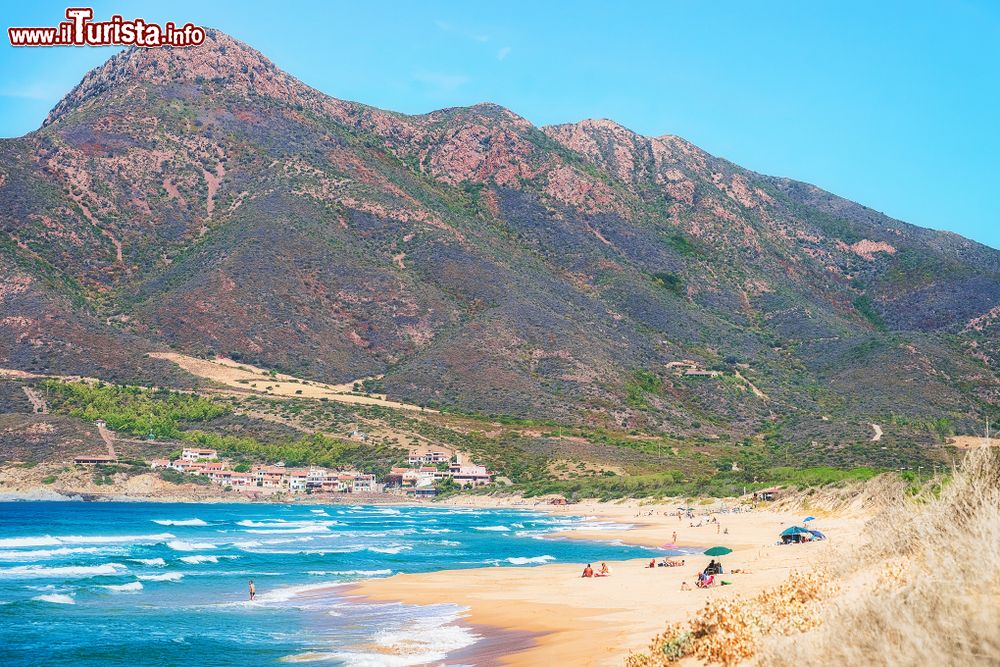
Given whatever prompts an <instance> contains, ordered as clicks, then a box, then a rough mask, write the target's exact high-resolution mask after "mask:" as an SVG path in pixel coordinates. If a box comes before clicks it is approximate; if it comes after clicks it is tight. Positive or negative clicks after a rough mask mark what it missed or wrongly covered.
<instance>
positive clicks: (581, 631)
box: [350, 498, 866, 667]
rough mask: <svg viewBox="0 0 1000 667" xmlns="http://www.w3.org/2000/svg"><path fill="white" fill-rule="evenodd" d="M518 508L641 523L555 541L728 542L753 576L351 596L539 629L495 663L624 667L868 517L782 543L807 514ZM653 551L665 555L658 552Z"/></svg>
mask: <svg viewBox="0 0 1000 667" xmlns="http://www.w3.org/2000/svg"><path fill="white" fill-rule="evenodd" d="M468 501H469V499H463V501H462V502H461V504H463V505H467V504H469V502H468ZM473 502H474V503H476V504H477V506H481V507H485V506H494V507H495V506H498V505H500V506H508V507H509V506H511V503H510V502H504V501H497V500H495V499H491V498H484V499H473ZM513 506H515V507H520V508H524V509H538V510H543V511H547V512H551V513H555V514H561V515H567V516H591V517H597V520H600V521H606V522H609V523H614V524H634V526H633V527H631V528H624V527H622V528H614V529H610V530H574V531H566V532H562V533H556V534H554V535H553V536H552V539H589V540H600V541H614V540H620V541H622V542H624V543H628V544H637V545H643V546H660V545H663V544H665V543H668V542H670V540H671V535H672V533H673V531H675V530H676V531H677V537H678V539H677V542H678V545H679V546H682V547H685V546H686V547H702V548H708V547H711V546H715V545H723V546H727V547H729V548H731V549H733V553H732V554H729V555H728V556H724V557H723V558H722V559H721V561H722V563H723V565H724V566H725V569H726V572H727V573H729V572H731V571H732V570H733V569H749V570H750V573H749V574H726V575H724V576H723V577H722V578H723V579H725V580H727V581H731V582H732V585H731V586H722V587H717V588H712V589H707V590H701V589H697V588H694V587H693V584H694V581H695V579H696V577H697V573H698V571H699V570H700V569H702V568H704V566H705V565H706V564H707V563H708V561H709V560H710V559H709V558H708V557H705V556H701V555H697V556H689V557H685V560H686V561H687V565H686V566H685V567H676V568H655V569H648V568H646V567H645V566H646V565H647V564H648V563H649V559H648V558H646V559H636V560H628V561H617V562H609V563H608V564H609V566H610V569H611V572H612V576H610V577H607V578H598V579H582V578H581V577H580V574H581V571H582V569H583V566H584V565H585V564H584V563H579V564H572V565H569V564H554V565H541V566H537V567H530V568H529V567H495V568H482V569H471V570H455V571H444V572H433V573H427V574H410V575H407V574H402V575H396V576H393V577H389V578H386V579H377V580H371V581H365V582H360V583H358V584H356V585H354V586H352V587H351V589H350V590H351V593H352V594H354V595H360V596H363V597H366V598H369V599H372V600H378V601H398V602H404V603H408V604H437V603H454V604H459V605H462V606H465V607H467V608H468V614H467V619H466V620H467V621H468V622H469V623H473V624H475V625H477V626H479V629H480V633H482V632H483V630H482V628H484V627H485V628H499V629H502V630H503V631H504V632H516V633H520V635H519V636H526V635H531V636H534V641H533V642H530V643H525V642H519V643H518V644H517V645H516V646H512V647H510V649H511V650H509V651H503V650H501V651H499V655H498V651H497V648H498V647H497V645H496V642H494V643H493V644H491V645H490V655H489V656H483V658H485V659H486V660H487V661H488V662H489V663H490V664H502V665H547V666H548V667H551V666H553V665H621V664H622V663H623V661H624V658H625V656H626V655H628V653H629V652H630V651H632V650H641V649H643V648H644V647H645V646H646V645H647V644H648V642H649V640H650V639H651V638H652V637H653V636H654V635H656V634H658V633H659V632H662V631H663V629H664V627H665V626H666V625H667V624H668V623H670V622H674V621H683V620H684V619H686V618H687V617H688V616H689V615H690V614H691V613H692V612H693V611H695V610H697V609H698V608H699V607H701V606H703V605H704V604H705V601H706V600H709V599H713V598H719V597H728V596H733V595H752V594H755V593H758V592H760V591H762V590H764V589H767V588H770V587H772V586H775V585H777V584H779V583H780V582H782V581H783V580H784V579H785V578H786V577H787V576H788V575H789V574H790V573H791V572H793V571H795V570H797V569H798V570H804V569H807V568H808V567H809V566H810V565H811V564H814V563H815V562H816V561H817V560H818V559H820V558H821V557H822V556H823V554H824V553H826V552H827V551H828V550H829V549H831V548H832V547H833V546H834V545H835V544H836V543H846V542H852V541H854V540H856V539H857V538H858V536H859V533H860V530H861V528H862V526H863V524H864V522H865V519H866V517H864V516H862V515H860V514H859V515H851V516H836V517H834V516H822V515H821V514H818V513H814V514H815V515H816V516H817V519H818V520H817V521H816V525H817V526H818V527H820V529H821V530H823V531H824V532H825V533H826V534H827V536H828V537H829V538H830V539H829V540H828V541H826V542H816V543H811V544H802V545H788V546H777V545H775V542H776V541H777V538H778V533H779V532H781V530H783V529H784V528H786V527H788V526H789V525H793V524H795V523H798V522H800V521H801V520H802V518H803V516H802V515H801V514H792V513H788V512H770V511H758V512H752V513H748V514H720V515H718V517H719V520H720V522H721V528H722V529H726V528H728V530H729V533H728V534H724V533H722V531H721V530H718V531H717V528H716V524H714V523H705V524H703V525H702V526H701V527H700V528H693V527H690V526H689V524H690V521H689V520H688V519H687V518H684V519H683V520H682V521H678V520H677V517H676V515H668V516H664V512H668V513H669V512H670V511H672V510H674V508H675V507H676V504H667V505H641V504H640V503H638V502H635V501H631V502H626V503H621V504H605V503H597V502H585V503H579V504H574V505H568V506H549V505H534V504H516V505H513ZM705 509H707V508H705ZM702 511H703V510H702ZM651 512H652V515H650V513H651ZM637 514H638V515H640V516H637ZM698 518H700V517H698ZM698 518H696V519H695V523H697V522H698ZM653 555H658V554H656V553H654V552H651V557H652V556H653ZM594 567H595V569H596V568H597V563H595V564H594ZM682 581H687V582H688V584H689V585H692V590H688V591H682V590H681V582H682ZM463 662H464V663H466V664H469V663H471V664H479V662H478V659H477V657H476V653H475V647H472V649H471V650H470V651H468V652H466V653H465V654H464V655H463Z"/></svg>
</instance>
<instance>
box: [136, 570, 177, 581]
mask: <svg viewBox="0 0 1000 667" xmlns="http://www.w3.org/2000/svg"><path fill="white" fill-rule="evenodd" d="M138 578H139V579H140V580H141V581H180V580H181V579H183V578H184V575H183V574H181V573H180V572H164V573H163V574H140V575H138Z"/></svg>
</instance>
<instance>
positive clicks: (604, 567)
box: [582, 563, 611, 579]
mask: <svg viewBox="0 0 1000 667" xmlns="http://www.w3.org/2000/svg"><path fill="white" fill-rule="evenodd" d="M610 576H611V569H610V568H609V567H608V564H607V563H601V567H600V568H599V569H598V570H597V571H596V572H595V571H594V568H593V567H591V564H590V563H587V567H585V568H583V575H582V578H584V579H591V578H593V577H610Z"/></svg>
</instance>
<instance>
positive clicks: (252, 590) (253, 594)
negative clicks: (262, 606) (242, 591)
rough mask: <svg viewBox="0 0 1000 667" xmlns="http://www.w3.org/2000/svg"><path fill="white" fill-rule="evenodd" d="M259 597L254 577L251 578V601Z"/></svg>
mask: <svg viewBox="0 0 1000 667" xmlns="http://www.w3.org/2000/svg"><path fill="white" fill-rule="evenodd" d="M255 597H257V587H256V586H254V585H253V579H251V580H250V601H251V602H253V599H254V598H255Z"/></svg>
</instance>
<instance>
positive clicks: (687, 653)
mask: <svg viewBox="0 0 1000 667" xmlns="http://www.w3.org/2000/svg"><path fill="white" fill-rule="evenodd" d="M903 489H904V486H903V485H902V484H901V483H900V480H898V478H893V477H890V476H884V477H883V478H880V479H875V480H872V481H871V482H869V483H868V484H867V485H866V486H865V488H864V489H861V490H856V491H860V492H857V493H855V494H853V495H851V494H844V493H842V492H839V491H836V490H833V491H827V492H822V491H821V492H819V493H818V494H814V495H813V496H811V497H810V498H809V502H810V504H813V506H817V507H824V506H825V507H827V508H828V509H830V510H831V511H850V510H852V509H861V508H871V507H873V506H878V507H882V510H881V511H880V512H878V514H876V515H875V517H874V518H873V519H872V520H871V521H869V522H868V524H867V525H866V528H865V535H864V539H863V541H862V543H861V544H858V545H843V546H841V547H840V548H839V549H837V551H836V552H835V554H834V555H833V556H832V557H830V558H829V559H828V562H827V563H825V564H823V566H822V568H817V569H816V570H814V571H812V572H810V573H805V574H796V575H793V576H792V577H791V578H789V579H788V580H787V581H786V582H785V583H784V584H782V585H781V586H779V587H777V588H775V589H772V590H770V591H766V592H764V593H762V594H760V595H757V596H755V597H753V598H734V599H729V600H722V601H714V602H710V603H708V604H707V605H706V606H705V607H704V608H703V609H701V610H700V611H699V612H697V613H696V614H695V616H694V617H693V618H692V619H691V620H689V621H688V622H686V623H681V624H675V625H673V626H670V627H668V628H667V630H666V632H664V633H663V634H661V635H659V636H657V637H656V638H654V640H653V641H652V643H651V644H650V646H649V648H648V649H647V651H645V652H644V653H642V654H633V655H632V656H630V657H629V658H628V660H627V662H626V664H627V665H628V667H660V666H664V665H672V664H675V663H676V662H678V661H679V660H681V659H683V658H689V657H693V658H696V659H698V660H700V661H703V662H707V663H721V664H723V665H735V664H739V663H741V662H752V663H754V664H759V665H769V666H770V665H775V666H778V667H781V666H784V665H788V666H791V665H795V666H796V667H802V666H803V665H805V666H807V667H808V666H810V665H816V666H819V665H823V666H824V667H825V666H827V665H848V664H856V665H866V666H867V665H886V666H893V667H895V666H897V665H914V666H916V665H921V666H923V665H955V666H959V665H961V666H963V667H964V666H967V665H1000V449H997V448H988V449H986V448H984V449H978V450H975V451H972V452H970V453H969V454H968V455H967V456H966V457H965V460H964V461H963V463H962V465H961V467H960V469H959V470H957V471H955V473H954V475H953V476H952V477H951V479H950V480H949V481H948V482H947V483H946V484H944V485H941V486H939V485H936V484H935V485H929V486H927V487H925V488H924V490H923V491H922V492H921V493H919V494H917V495H916V496H908V495H907V494H905V493H902V490H903Z"/></svg>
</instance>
